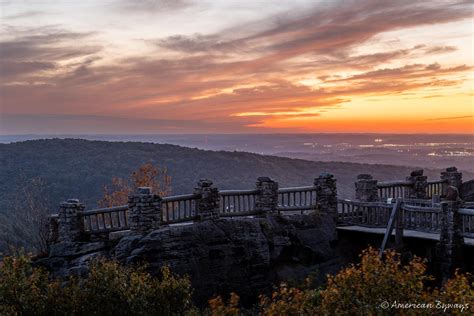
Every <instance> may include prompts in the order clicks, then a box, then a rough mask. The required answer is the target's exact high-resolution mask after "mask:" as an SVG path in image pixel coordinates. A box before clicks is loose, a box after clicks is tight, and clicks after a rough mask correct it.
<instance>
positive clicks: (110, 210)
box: [79, 205, 128, 216]
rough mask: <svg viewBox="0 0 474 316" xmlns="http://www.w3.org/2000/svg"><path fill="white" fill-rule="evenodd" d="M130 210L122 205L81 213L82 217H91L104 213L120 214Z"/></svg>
mask: <svg viewBox="0 0 474 316" xmlns="http://www.w3.org/2000/svg"><path fill="white" fill-rule="evenodd" d="M126 210H128V205H120V206H113V207H104V208H96V209H92V210H87V211H82V212H79V214H80V215H82V216H89V215H96V214H102V213H113V212H120V211H126Z"/></svg>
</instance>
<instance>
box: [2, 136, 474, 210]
mask: <svg viewBox="0 0 474 316" xmlns="http://www.w3.org/2000/svg"><path fill="white" fill-rule="evenodd" d="M0 161H1V164H0V211H1V212H6V211H8V201H9V200H10V199H11V198H12V196H13V194H14V193H15V192H16V191H17V190H18V186H19V185H20V183H21V181H20V178H19V176H20V175H21V174H22V175H23V176H24V178H26V179H28V178H32V177H41V178H42V179H43V180H44V181H45V182H46V184H47V186H48V191H49V192H50V193H51V203H53V204H55V205H57V203H59V202H60V201H62V200H65V199H67V198H71V197H76V198H79V199H80V200H82V201H84V202H85V203H86V205H87V207H88V208H92V207H95V205H96V201H97V200H98V199H100V197H101V195H102V188H103V186H104V185H106V184H109V183H110V181H111V178H112V177H114V176H119V177H127V176H128V175H129V174H130V173H131V172H132V171H133V170H135V169H136V168H137V167H138V166H139V165H141V164H143V163H145V162H149V161H150V162H152V163H156V164H158V165H160V166H162V167H167V168H168V172H169V174H170V175H171V177H172V194H182V193H190V192H192V190H193V187H194V186H195V184H196V182H197V181H198V180H199V179H201V178H208V179H211V180H213V181H214V183H215V184H216V186H217V187H218V188H220V189H245V188H253V187H254V184H255V181H256V179H257V177H259V176H270V177H272V178H273V179H274V180H276V181H278V182H279V183H280V187H285V186H300V185H311V184H312V182H313V178H315V177H317V176H318V175H319V174H320V173H322V172H330V173H333V174H334V175H335V177H336V178H337V180H338V192H339V197H342V198H347V197H351V196H352V195H353V191H354V181H355V178H356V176H357V174H360V173H370V174H372V175H373V176H374V178H375V179H378V180H397V179H404V178H405V177H406V176H407V175H409V173H410V171H411V170H412V169H413V168H410V167H400V166H389V165H368V164H357V163H345V162H314V161H306V160H300V159H291V158H284V157H275V156H264V155H258V154H252V153H246V152H226V151H206V150H200V149H195V148H187V147H181V146H177V145H168V144H154V143H139V142H107V141H89V140H81V139H47V140H32V141H24V142H17V143H11V144H0ZM439 172H440V170H425V174H426V175H428V179H429V180H435V179H439ZM468 178H473V175H472V174H469V173H465V179H468Z"/></svg>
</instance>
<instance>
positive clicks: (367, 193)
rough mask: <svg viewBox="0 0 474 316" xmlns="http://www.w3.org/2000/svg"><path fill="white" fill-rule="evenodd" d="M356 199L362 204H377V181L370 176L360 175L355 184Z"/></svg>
mask: <svg viewBox="0 0 474 316" xmlns="http://www.w3.org/2000/svg"><path fill="white" fill-rule="evenodd" d="M355 193H356V194H355V195H356V199H357V200H359V201H361V202H375V201H378V199H379V194H378V191H377V180H374V178H373V177H372V176H371V175H370V174H359V175H358V176H357V181H356V183H355Z"/></svg>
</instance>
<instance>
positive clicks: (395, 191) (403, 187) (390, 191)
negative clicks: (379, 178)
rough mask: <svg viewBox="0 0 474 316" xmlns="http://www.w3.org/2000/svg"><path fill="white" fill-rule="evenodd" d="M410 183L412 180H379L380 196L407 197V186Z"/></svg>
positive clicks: (383, 198)
mask: <svg viewBox="0 0 474 316" xmlns="http://www.w3.org/2000/svg"><path fill="white" fill-rule="evenodd" d="M410 185H411V182H410V181H390V182H389V181H387V182H379V183H378V184H377V191H378V196H379V198H380V199H381V200H386V199H387V198H403V197H406V196H407V195H408V190H407V188H408V186H410Z"/></svg>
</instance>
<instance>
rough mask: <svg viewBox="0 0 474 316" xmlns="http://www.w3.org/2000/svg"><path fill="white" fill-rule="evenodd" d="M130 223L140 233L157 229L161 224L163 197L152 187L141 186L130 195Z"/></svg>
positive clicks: (133, 229) (132, 228)
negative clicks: (153, 191) (155, 192)
mask: <svg viewBox="0 0 474 316" xmlns="http://www.w3.org/2000/svg"><path fill="white" fill-rule="evenodd" d="M128 224H129V226H130V230H131V231H133V232H137V233H140V234H143V233H147V232H150V231H152V230H153V229H156V228H158V227H159V226H160V224H161V197H160V196H159V195H157V194H153V193H152V190H151V188H150V187H140V188H138V189H137V191H136V192H135V193H133V194H131V195H130V196H129V197H128Z"/></svg>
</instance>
